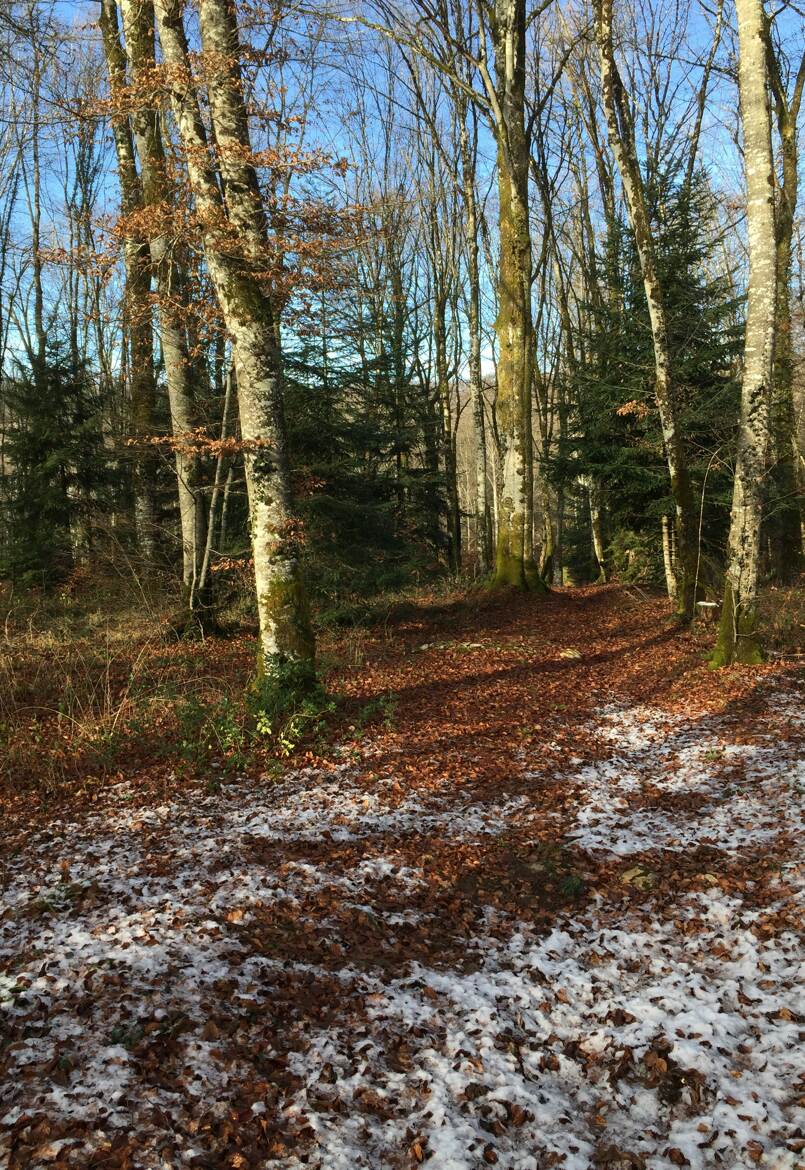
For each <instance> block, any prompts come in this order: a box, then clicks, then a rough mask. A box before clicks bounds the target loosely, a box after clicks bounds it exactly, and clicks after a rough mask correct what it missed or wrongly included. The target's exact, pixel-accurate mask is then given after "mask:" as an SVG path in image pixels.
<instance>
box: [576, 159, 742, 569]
mask: <svg viewBox="0 0 805 1170" xmlns="http://www.w3.org/2000/svg"><path fill="white" fill-rule="evenodd" d="M650 194H651V211H652V218H653V220H654V222H655V223H656V224H657V242H658V247H657V265H658V271H659V275H660V278H661V280H662V282H663V288H664V289H665V294H666V313H667V317H668V338H669V346H670V351H671V357H672V362H673V365H674V369H675V371H676V378H675V391H676V394H677V402H678V411H679V424H680V426H681V427H682V430H683V433H684V435H685V441H686V444H687V447H688V458H689V462H690V469H691V477H692V481H693V486H694V490H695V493H696V500H697V512H698V511H699V509H701V508H703V512H702V520H703V523H702V537H703V540H702V548H701V550H700V557H699V567H700V574H699V580H700V583H701V582H702V581H704V580H705V579H706V578H707V577H708V576H710V575H711V574H710V571H709V566H711V565H712V564H714V563H715V562H717V561H720V560H721V559H722V557H723V547H724V541H725V538H726V529H727V524H728V520H729V493H730V484H731V452H732V450H733V448H734V442H735V428H736V423H737V411H738V384H737V380H736V361H737V357H738V353H739V350H740V339H741V328H742V323H741V320H740V316H741V311H740V309H741V306H740V302H739V301H738V300H737V299H736V297H735V296H734V294H733V292H732V289H731V285H730V280H729V276H728V274H724V273H723V272H718V271H717V261H716V251H717V248H718V242H719V240H718V226H717V224H716V222H715V210H714V199H713V196H712V192H711V191H710V189H709V187H708V184H707V180H706V178H705V176H704V175H703V174H697V175H694V177H693V180H692V182H691V183H690V185H688V184H679V183H676V182H675V181H674V178H673V176H665V177H663V178H662V179H661V181H659V182H657V183H656V184H655V185H654V186H653V188H651V189H650ZM613 266H614V271H612V270H611V269H612V268H613ZM600 276H601V283H602V285H605V286H606V287H607V288H609V289H614V290H616V292H617V295H616V296H613V297H612V299H611V300H610V301H608V302H604V303H602V304H599V305H597V306H596V305H588V306H587V307H586V308H587V314H588V320H589V322H590V330H589V335H588V337H587V338H586V339H585V347H586V353H587V362H586V363H585V366H584V368H582V369H581V370H580V371H579V374H578V385H577V387H576V393H575V396H574V397H575V402H576V408H575V412H574V417H573V418H572V419H571V423H570V426H569V428H568V439H567V440H566V442H565V445H564V449H563V450H561V451H560V453H559V458H558V459H557V461H556V463H555V466H554V476H555V477H558V478H559V479H560V480H563V481H564V482H565V483H567V484H575V483H576V481H577V480H578V479H579V478H583V477H585V476H590V475H592V477H593V479H594V480H596V481H597V482H600V483H601V484H602V485H603V486H604V488H605V490H606V501H607V510H608V514H609V526H610V541H611V542H614V547H615V549H617V550H620V551H621V552H624V553H625V552H626V551H628V546H629V536H628V534H632V543H633V544H634V549H635V554H636V555H638V556H639V558H640V560H641V563H645V561H646V557H645V547H646V546H645V541H646V539H651V540H653V541H654V542H655V544H654V547H655V550H656V552H655V557H654V574H655V575H656V577H657V579H659V577H660V575H661V568H660V567H661V556H660V552H661V545H660V531H661V527H660V521H661V518H662V516H663V515H669V514H672V513H673V500H672V497H671V493H670V488H669V484H668V476H667V470H666V464H665V459H664V454H663V446H662V434H661V429H660V425H659V418H658V415H657V412H656V409H655V403H654V401H653V391H652V388H653V354H652V348H651V332H650V327H649V321H648V311H647V307H646V301H645V295H644V292H643V288H642V282H641V275H640V270H639V266H638V263H637V256H636V250H635V246H634V242H633V237H632V235H631V233H630V232H628V231H627V230H626V229H625V227H624V226H623V225H620V230H619V232H618V235H617V239H616V240H614V241H610V247H609V248H608V249H607V252H606V255H605V256H604V257H602V258H601V271H600ZM705 481H706V482H705ZM580 539H581V547H580V548H579V547H577V548H576V549H575V551H574V553H573V555H574V556H575V560H576V564H577V566H578V565H579V563H582V564H583V563H584V562H585V556H586V553H585V551H584V549H585V547H586V537H585V538H580V537H579V535H578V533H577V535H576V544H577V545H578V544H579V540H580ZM622 560H623V558H621V562H622ZM619 567H622V563H621V565H620V566H619Z"/></svg>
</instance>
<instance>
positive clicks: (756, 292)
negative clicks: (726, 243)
mask: <svg viewBox="0 0 805 1170" xmlns="http://www.w3.org/2000/svg"><path fill="white" fill-rule="evenodd" d="M736 9H737V13H738V43H739V50H740V52H739V62H738V85H739V89H740V95H741V115H742V118H743V132H744V166H745V168H746V186H747V230H748V236H749V286H748V293H747V314H746V334H745V339H744V371H743V383H742V388H741V428H740V435H739V439H738V458H737V462H736V466H735V482H734V485H733V496H732V512H731V515H730V531H729V540H728V564H727V572H726V580H725V582H724V601H723V605H722V609H721V622H720V626H719V632H718V641H717V643H716V648H715V652H714V654H713V659H712V664H713V666H724V665H726V664H727V663H730V662H758V661H760V659H761V648H760V641H759V637H758V629H757V611H756V605H757V586H758V559H759V552H760V519H761V510H762V495H761V493H762V484H763V475H764V472H765V469H766V455H767V448H768V438H769V400H770V394H771V385H772V376H773V364H774V327H775V310H776V299H777V259H776V255H775V222H774V159H773V156H772V149H771V114H770V110H769V100H768V90H767V82H768V74H767V66H766V52H765V42H764V23H765V13H764V11H763V3H762V0H737V3H736Z"/></svg>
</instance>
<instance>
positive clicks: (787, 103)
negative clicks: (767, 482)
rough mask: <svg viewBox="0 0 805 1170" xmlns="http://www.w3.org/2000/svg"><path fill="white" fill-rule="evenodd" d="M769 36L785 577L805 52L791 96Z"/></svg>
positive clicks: (798, 538) (776, 535)
mask: <svg viewBox="0 0 805 1170" xmlns="http://www.w3.org/2000/svg"><path fill="white" fill-rule="evenodd" d="M765 41H766V60H767V63H768V69H769V74H770V79H771V88H772V96H773V99H774V112H775V121H776V123H777V133H778V135H779V139H780V155H781V160H782V181H781V182H780V183H779V184H778V192H777V195H778V198H777V219H776V222H777V326H776V329H777V332H776V337H775V352H774V388H773V391H772V406H771V411H772V417H771V431H772V436H773V442H774V448H775V450H774V463H775V466H774V478H775V481H776V486H777V496H778V504H777V515H776V516H775V518H774V523H773V526H772V550H773V564H774V568H775V572H776V575H777V576H778V577H779V578H780V579H782V580H787V579H792V578H794V577H795V576H796V574H797V572H798V570H799V568H800V567H801V564H802V554H803V546H802V531H803V528H802V521H803V509H802V501H803V499H805V482H803V481H802V477H801V476H800V474H799V463H800V460H799V444H798V441H797V431H796V412H795V409H794V348H793V340H792V320H791V289H790V281H791V258H792V241H793V234H794V219H795V215H796V208H797V199H798V194H799V144H798V141H797V121H798V118H799V112H800V108H801V105H802V97H803V92H805V53H803V55H802V58H801V60H800V65H799V69H798V70H797V73H796V77H795V80H794V89H793V93H792V95H791V97H790V98H789V95H788V93H787V92H786V88H785V83H784V79H783V75H782V72H781V69H780V62H779V61H778V59H777V56H776V54H775V52H774V46H773V43H772V39H771V29H770V24H769V22H768V21H767V22H766V25H765Z"/></svg>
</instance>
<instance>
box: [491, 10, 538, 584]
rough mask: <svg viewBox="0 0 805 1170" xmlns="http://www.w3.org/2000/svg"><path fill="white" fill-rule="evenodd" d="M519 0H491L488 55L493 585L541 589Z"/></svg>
mask: <svg viewBox="0 0 805 1170" xmlns="http://www.w3.org/2000/svg"><path fill="white" fill-rule="evenodd" d="M525 30H526V11H525V0H497V3H496V4H495V7H494V14H493V18H492V19H491V21H490V31H491V33H492V44H493V48H494V54H495V96H496V109H495V133H496V137H497V163H498V199H499V205H500V226H499V232H500V261H499V268H498V315H497V319H496V321H495V333H496V335H497V343H498V393H497V420H498V428H499V433H500V438H501V445H502V451H501V457H502V464H503V468H502V471H503V474H502V483H501V487H500V497H499V501H498V529H497V541H496V547H495V571H494V575H493V578H492V583H493V585H495V586H498V585H509V586H514V587H515V588H517V589H529V588H535V587H540V585H541V578H540V577H539V573H538V571H537V569H536V566H535V565H534V563H533V560H532V559H531V557H530V556H529V553H530V549H531V543H532V537H531V514H532V507H533V503H532V499H531V496H532V494H533V452H532V434H531V381H532V372H531V364H532V362H533V361H534V354H533V346H532V341H533V335H532V321H531V267H532V258H531V231H530V225H529V209H528V162H529V154H530V151H529V144H528V135H527V131H526V121H525Z"/></svg>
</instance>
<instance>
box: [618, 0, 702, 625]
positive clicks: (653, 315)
mask: <svg viewBox="0 0 805 1170" xmlns="http://www.w3.org/2000/svg"><path fill="white" fill-rule="evenodd" d="M596 17H597V19H596V33H597V39H598V52H599V58H600V63H601V97H602V102H603V106H604V112H605V114H606V120H607V131H608V135H609V144H610V147H611V149H612V153H613V155H614V157H615V162H616V164H617V167H618V171H619V173H620V177H621V183H622V184H623V191H624V195H625V196H626V204H627V207H628V209H629V220H630V223H631V225H632V230H633V232H634V236H635V242H636V245H637V254H638V258H639V260H640V272H641V275H642V278H643V287H644V289H645V293H646V301H647V302H648V312H649V321H650V323H651V338H652V343H653V347H654V393H655V397H656V399H657V409H658V411H659V415H660V424H661V426H662V436H663V443H664V446H665V458H666V461H667V464H668V474H669V476H670V480H671V494H672V496H673V499H674V508H675V521H676V523H675V528H676V546H677V560H676V564H675V574H676V581H677V583H676V604H677V616H678V617H679V618H680V620H682V621H686V622H687V621H690V620H691V619H692V617H693V612H694V605H695V597H694V591H695V577H696V546H695V533H696V526H695V509H694V499H693V491H692V488H691V482H690V471H689V468H688V459H687V452H686V448H685V441H684V436H683V434H682V433H681V431H680V428H679V424H678V418H677V414H678V411H677V407H676V402H675V393H674V386H673V380H672V370H671V355H670V350H669V345H668V326H667V319H666V312H665V302H664V297H663V289H662V285H661V282H660V278H659V274H658V270H657V259H656V255H655V249H654V240H653V238H652V234H651V223H650V221H649V214H648V207H647V204H646V196H645V190H644V186H643V177H642V175H641V173H640V162H639V160H638V157H637V150H636V146H635V135H634V126H633V123H632V115H631V111H630V109H629V103H628V100H627V97H626V92H625V90H624V86H623V82H622V80H621V77H620V74H619V72H618V67H617V65H616V62H615V50H614V45H613V39H612V38H613V28H612V24H613V0H596Z"/></svg>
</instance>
